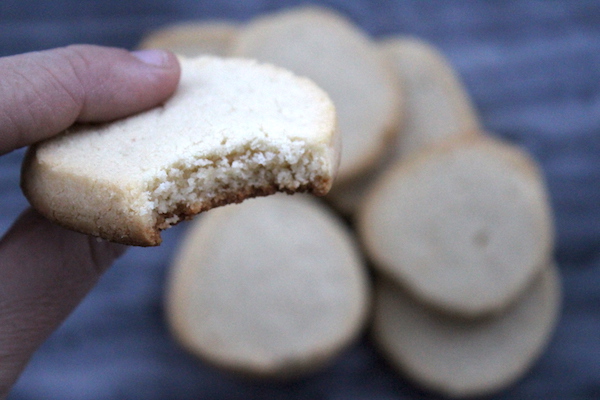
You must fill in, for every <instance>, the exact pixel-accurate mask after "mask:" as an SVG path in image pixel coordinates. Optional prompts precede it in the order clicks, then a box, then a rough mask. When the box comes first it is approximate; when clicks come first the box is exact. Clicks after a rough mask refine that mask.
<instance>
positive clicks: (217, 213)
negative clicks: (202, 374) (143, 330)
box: [167, 194, 370, 378]
mask: <svg viewBox="0 0 600 400" xmlns="http://www.w3.org/2000/svg"><path fill="white" fill-rule="evenodd" d="M366 275H367V274H366V271H365V266H364V264H363V260H362V259H361V255H360V253H359V252H358V250H357V245H356V243H355V241H354V237H353V236H351V234H350V233H349V231H348V229H347V228H346V226H345V225H343V224H342V223H341V222H340V221H339V220H338V218H337V217H335V215H334V214H332V213H331V211H329V209H327V208H326V207H324V206H323V205H320V204H319V203H317V201H316V199H313V198H310V197H309V196H306V195H304V196H303V195H296V196H287V195H281V194H280V195H276V196H271V197H268V198H260V199H253V200H248V201H246V202H244V203H242V204H239V205H231V206H227V207H222V208H219V209H215V210H211V211H210V212H209V213H206V214H205V215H203V216H202V218H201V219H200V220H199V221H198V222H197V223H196V221H194V225H193V226H192V228H191V229H190V231H189V232H188V233H187V236H186V237H185V241H184V243H183V245H182V247H181V249H180V250H179V253H178V255H177V258H176V260H175V263H174V265H173V267H172V270H171V274H170V279H169V284H168V290H167V313H168V319H169V322H170V326H171V327H172V330H173V333H174V334H175V336H176V338H177V339H178V340H180V342H181V343H182V344H183V346H184V347H185V348H187V349H188V350H189V351H191V352H192V353H194V354H196V355H198V356H200V357H201V358H202V359H204V360H206V361H208V362H210V363H212V364H214V365H217V366H220V367H222V368H225V369H226V370H230V371H233V372H238V373H242V374H246V375H250V376H258V377H277V378H291V377H296V376H298V375H300V374H304V373H308V372H310V371H314V370H315V369H316V368H318V367H320V366H321V365H323V364H325V363H327V362H328V361H330V360H331V359H332V357H333V356H334V355H336V354H338V352H339V351H340V350H341V349H343V348H344V347H345V346H346V345H347V344H349V343H350V342H351V341H352V340H353V339H354V338H355V336H356V335H357V333H358V332H359V331H360V330H361V328H362V327H363V324H364V322H365V317H366V315H367V308H368V305H369V303H370V301H369V298H370V297H369V295H370V290H369V286H368V282H367V276H366Z"/></svg>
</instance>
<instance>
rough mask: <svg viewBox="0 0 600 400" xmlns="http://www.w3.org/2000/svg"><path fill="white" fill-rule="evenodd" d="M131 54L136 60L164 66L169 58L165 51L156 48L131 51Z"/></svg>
mask: <svg viewBox="0 0 600 400" xmlns="http://www.w3.org/2000/svg"><path fill="white" fill-rule="evenodd" d="M131 54H133V56H134V57H135V58H137V59H138V60H140V61H142V62H144V63H146V64H150V65H154V66H156V67H164V66H165V65H166V64H167V61H168V59H169V56H168V54H167V52H165V51H163V50H156V49H151V50H138V51H133V52H131Z"/></svg>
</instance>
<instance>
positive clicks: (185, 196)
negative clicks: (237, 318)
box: [22, 57, 339, 246]
mask: <svg viewBox="0 0 600 400" xmlns="http://www.w3.org/2000/svg"><path fill="white" fill-rule="evenodd" d="M181 67H182V77H181V82H180V85H179V88H178V89H177V91H176V93H175V95H174V96H173V97H172V98H171V99H169V100H168V101H167V102H166V103H165V104H164V106H161V107H157V108H155V109H152V110H150V111H147V112H143V113H140V114H137V115H135V116H133V117H129V118H126V119H123V120H119V121H116V122H113V123H108V124H103V125H83V126H77V127H74V128H72V129H70V130H68V132H66V133H65V134H62V135H59V136H57V137H55V138H52V139H50V140H47V141H44V142H42V143H39V144H37V145H34V146H32V147H31V148H30V150H29V153H28V155H27V157H26V159H25V161H24V166H23V175H22V187H23V190H24V193H25V195H26V197H27V198H28V200H29V201H30V203H31V205H32V206H33V207H34V208H36V209H37V210H38V211H39V212H40V213H42V214H43V215H44V216H46V217H47V218H49V219H51V220H53V221H56V222H57V223H60V224H62V225H64V226H66V227H68V228H72V229H74V230H77V231H80V232H83V233H87V234H91V235H96V236H100V237H102V238H105V239H107V240H111V241H116V242H121V243H125V244H133V245H141V246H152V245H157V244H159V243H160V231H161V230H162V229H166V228H168V227H169V226H171V225H173V224H175V223H177V222H178V221H180V220H182V219H186V218H189V217H191V216H192V215H194V214H197V213H199V212H201V211H205V210H208V209H210V208H212V207H216V206H220V205H224V204H228V203H232V202H240V201H242V200H243V199H245V198H248V197H254V196H260V195H268V194H272V193H274V192H276V191H285V192H296V191H309V192H312V193H315V194H317V195H324V194H325V193H327V191H328V190H329V187H330V186H331V183H332V180H333V178H334V174H335V170H336V165H337V163H338V157H339V155H338V150H337V146H338V145H337V142H338V135H336V134H335V131H336V121H335V109H334V106H333V104H332V102H331V101H330V99H329V97H328V96H327V95H326V93H325V92H323V91H322V90H321V89H319V88H318V87H317V86H316V85H315V84H314V83H312V82H311V81H310V80H308V79H305V78H299V77H297V76H295V75H293V74H292V73H290V72H288V71H286V70H283V69H280V68H278V67H274V66H271V65H263V64H259V63H257V62H255V61H252V60H243V59H227V60H226V59H220V58H217V57H200V58H197V59H191V60H188V59H182V60H181Z"/></svg>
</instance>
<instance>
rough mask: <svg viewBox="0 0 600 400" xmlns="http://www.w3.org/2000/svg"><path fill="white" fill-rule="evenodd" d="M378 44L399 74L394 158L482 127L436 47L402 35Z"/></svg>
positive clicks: (469, 102)
mask: <svg viewBox="0 0 600 400" xmlns="http://www.w3.org/2000/svg"><path fill="white" fill-rule="evenodd" d="M380 49H381V51H382V52H383V53H384V54H385V55H386V57H388V59H389V60H390V61H391V65H392V66H393V68H394V71H395V72H396V73H397V74H398V76H399V77H400V80H401V82H402V87H403V93H404V98H405V102H404V104H405V106H404V112H405V118H404V123H403V125H402V127H401V131H400V132H401V134H399V135H398V136H397V138H398V141H399V142H398V145H397V147H396V152H397V158H405V157H406V156H408V155H410V154H413V153H415V152H417V151H420V150H422V149H424V148H426V147H428V146H432V145H438V144H440V143H443V142H444V141H447V140H452V139H457V138H460V137H463V136H468V135H477V134H479V133H480V132H481V126H480V123H479V118H478V116H477V112H476V110H475V108H474V107H473V104H472V102H471V99H470V98H469V95H468V94H467V92H466V90H465V88H464V87H463V85H462V83H461V81H460V78H459V76H458V75H457V73H456V72H455V71H454V69H453V68H452V66H451V65H450V63H449V62H448V60H446V58H445V57H444V55H443V54H442V53H441V52H440V51H439V50H438V49H436V48H435V47H434V46H432V45H431V44H429V43H427V42H425V41H422V40H419V39H414V38H403V37H391V38H387V39H386V40H383V41H382V42H381V43H380Z"/></svg>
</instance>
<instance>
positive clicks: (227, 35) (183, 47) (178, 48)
mask: <svg viewBox="0 0 600 400" xmlns="http://www.w3.org/2000/svg"><path fill="white" fill-rule="evenodd" d="M238 29H239V28H238V26H237V24H235V23H233V22H230V21H189V22H182V23H178V24H174V25H169V26H165V27H163V28H161V29H159V30H156V31H154V32H151V33H150V34H148V35H147V36H146V37H145V38H144V39H143V40H142V42H141V43H140V45H139V46H138V47H139V48H140V49H153V48H160V49H166V50H170V51H172V52H173V53H175V54H179V55H182V56H186V57H197V56H200V55H213V56H227V55H228V54H229V52H230V49H231V44H232V43H233V40H234V39H235V35H236V34H237V32H238Z"/></svg>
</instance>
